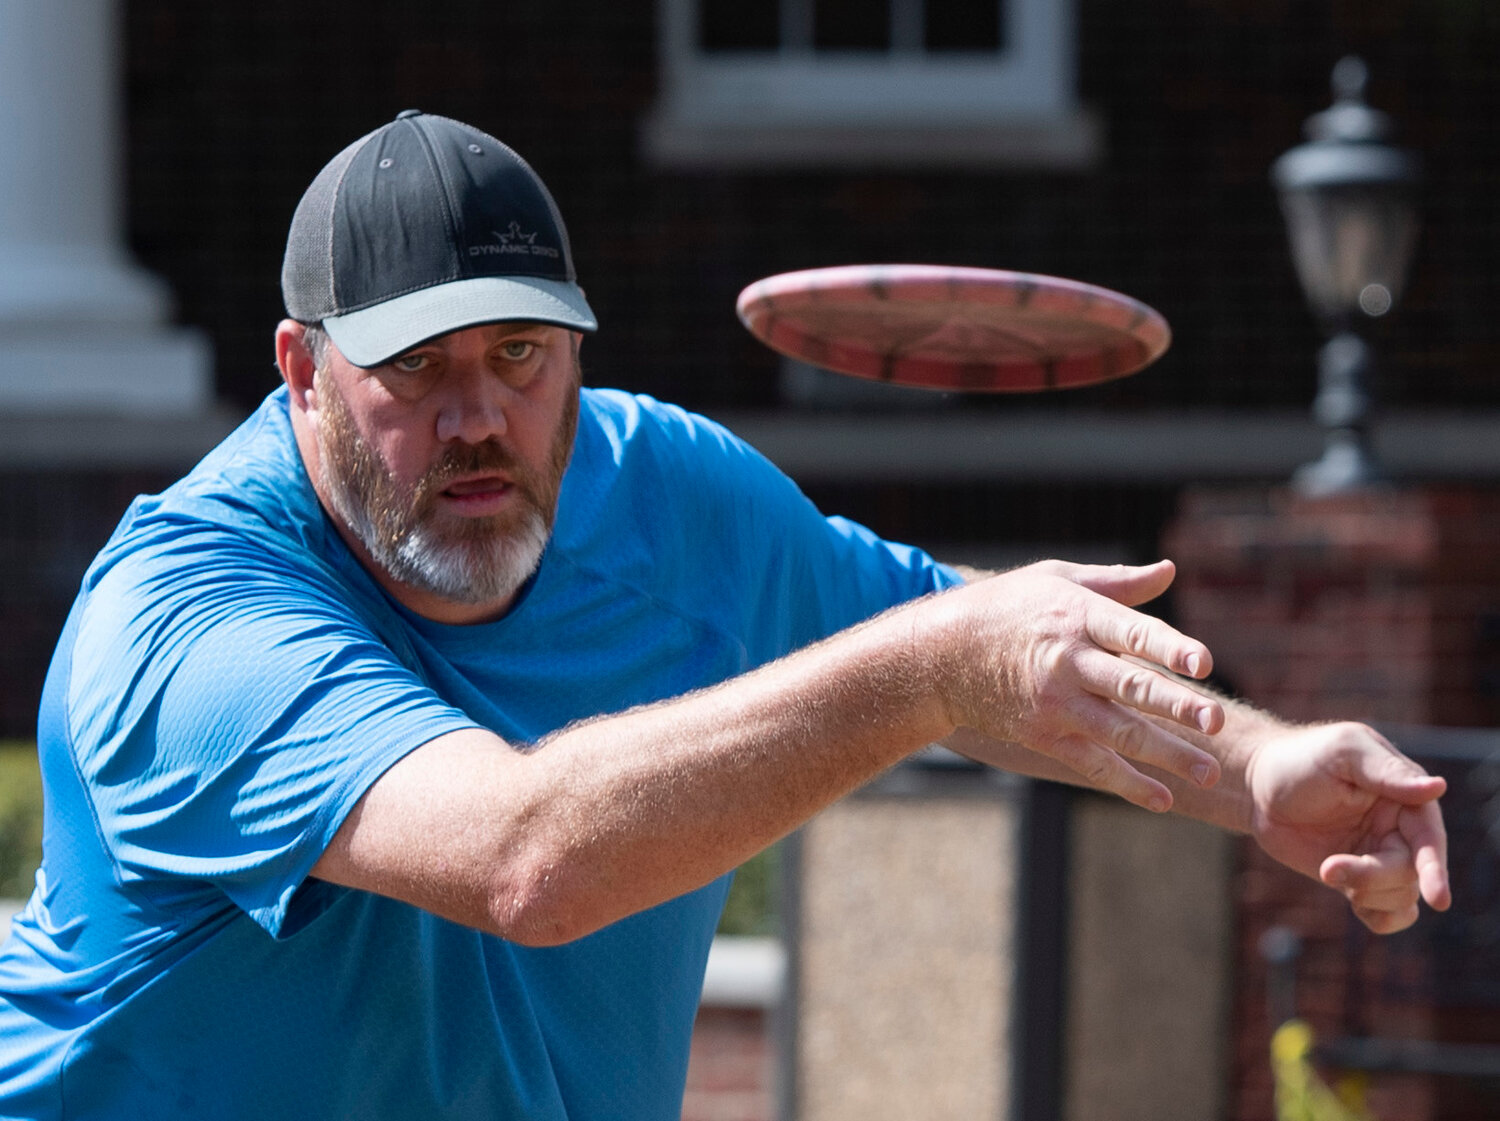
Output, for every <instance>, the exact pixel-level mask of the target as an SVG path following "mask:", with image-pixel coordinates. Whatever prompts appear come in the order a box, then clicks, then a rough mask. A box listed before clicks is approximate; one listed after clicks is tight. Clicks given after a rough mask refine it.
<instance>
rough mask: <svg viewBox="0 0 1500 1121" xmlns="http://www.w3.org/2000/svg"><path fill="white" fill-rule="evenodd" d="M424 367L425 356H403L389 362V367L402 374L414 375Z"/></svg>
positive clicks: (425, 362)
mask: <svg viewBox="0 0 1500 1121" xmlns="http://www.w3.org/2000/svg"><path fill="white" fill-rule="evenodd" d="M426 365H427V355H425V354H403V355H402V356H401V357H400V358H395V359H392V360H391V366H392V367H393V368H394V369H397V370H400V371H401V372H402V373H403V374H414V373H416V372H417V371H418V370H421V369H423V368H425V367H426Z"/></svg>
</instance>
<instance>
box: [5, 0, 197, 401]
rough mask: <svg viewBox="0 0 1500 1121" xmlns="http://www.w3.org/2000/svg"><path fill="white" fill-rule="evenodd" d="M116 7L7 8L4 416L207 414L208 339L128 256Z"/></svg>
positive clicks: (27, 4)
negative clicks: (182, 324) (175, 323)
mask: <svg viewBox="0 0 1500 1121" xmlns="http://www.w3.org/2000/svg"><path fill="white" fill-rule="evenodd" d="M119 52H120V47H119V29H118V12H117V2H116V0H45V2H38V0H0V412H6V413H53V414H57V413H63V414H69V413H79V412H84V413H116V414H119V413H125V414H131V413H133V414H152V415H162V414H178V415H182V414H196V413H201V412H203V411H205V410H206V409H207V408H208V406H209V405H210V403H211V400H212V377H211V359H210V354H209V349H208V346H207V343H206V341H205V339H204V338H203V337H202V336H201V335H200V334H198V333H197V332H190V331H184V330H178V329H172V328H169V327H167V326H165V324H166V322H167V320H168V318H169V316H170V314H171V297H170V294H169V293H168V291H167V289H166V287H165V285H163V284H162V282H161V281H159V280H158V279H157V278H155V277H153V276H151V275H150V274H148V273H146V272H144V271H143V270H141V269H140V268H138V267H137V266H136V265H134V264H133V263H132V262H131V260H130V257H129V254H128V252H127V250H126V248H125V244H124V237H123V231H122V228H121V227H122V222H121V215H122V213H123V206H122V192H121V182H120V179H121V176H120V168H121V161H120V136H121V117H120V113H119V99H120V94H119V71H120V66H119Z"/></svg>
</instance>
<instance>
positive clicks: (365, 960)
mask: <svg viewBox="0 0 1500 1121" xmlns="http://www.w3.org/2000/svg"><path fill="white" fill-rule="evenodd" d="M954 582H956V577H955V576H954V574H953V573H951V572H950V571H948V570H946V569H942V568H940V567H939V566H937V565H935V564H934V563H933V562H932V561H931V559H930V558H928V557H927V556H925V555H924V554H922V553H920V552H918V551H916V550H913V549H909V548H905V547H902V546H894V545H889V544H887V543H884V542H882V541H879V540H878V539H876V538H875V537H874V536H873V535H871V534H870V533H869V532H868V531H866V530H864V529H862V528H860V527H858V526H855V525H853V524H851V523H849V522H846V521H843V520H841V519H837V518H832V519H825V518H824V517H823V516H822V515H821V514H819V513H818V512H817V511H816V510H815V509H814V508H813V507H812V505H811V504H810V503H809V502H808V501H807V500H806V499H805V498H804V497H803V496H802V495H801V494H800V493H799V492H798V491H797V489H796V488H795V487H794V486H793V485H792V483H791V482H790V481H788V480H787V479H786V478H785V477H784V476H782V475H781V474H780V473H779V472H777V471H776V470H775V469H774V468H773V467H771V466H770V465H769V464H768V463H767V462H766V461H765V460H764V459H762V458H761V457H760V456H759V455H757V454H756V453H755V452H754V451H752V450H751V449H749V448H747V447H746V446H745V445H744V444H742V443H741V442H739V441H738V440H736V439H735V438H734V437H732V436H730V435H729V434H728V433H726V432H725V431H723V430H722V429H720V428H718V427H717V426H715V425H713V424H711V423H710V422H708V421H705V420H703V419H702V418H700V417H695V416H693V415H691V414H688V413H685V412H683V411H681V410H679V409H676V408H673V407H670V406H666V405H663V404H660V403H658V402H656V401H653V400H651V399H649V398H644V397H632V396H629V395H626V394H623V393H618V392H614V391H607V390H585V391H584V394H583V406H582V411H581V416H580V421H579V430H578V440H577V447H576V451H575V454H574V458H573V461H572V463H571V465H570V466H569V469H568V471H567V474H566V476H565V478H564V481H563V486H562V492H561V498H560V501H559V510H558V518H557V524H556V527H555V531H554V535H553V539H552V541H551V543H550V544H549V545H548V548H547V551H546V553H545V555H544V557H543V561H542V564H541V567H540V569H539V571H538V573H537V575H536V577H535V578H534V579H533V581H532V582H531V584H530V585H529V586H528V587H527V588H526V590H525V591H524V592H523V594H522V596H521V598H520V599H519V600H518V602H517V603H516V605H515V606H514V607H513V609H512V610H511V611H510V612H509V614H507V615H506V616H505V617H504V618H502V619H500V620H498V621H496V622H493V623H487V624H481V625H477V626H466V627H454V626H445V625H442V624H438V623H434V622H432V621H430V620H427V619H423V618H421V617H418V616H416V615H414V614H412V613H410V612H408V611H407V610H405V609H404V608H402V607H401V606H400V605H398V604H396V603H395V602H394V601H393V600H391V599H390V598H389V597H388V596H387V595H385V593H384V592H383V591H382V590H381V589H380V588H379V587H378V585H377V584H376V583H375V582H374V581H373V580H372V579H371V578H370V576H369V574H368V573H367V572H366V571H365V570H364V569H363V568H362V567H361V566H360V565H359V563H358V562H357V561H356V560H355V559H354V557H353V556H352V554H351V553H350V552H349V551H348V549H347V548H346V547H345V546H344V544H343V542H342V541H341V539H340V538H339V536H338V534H337V533H336V532H335V531H334V529H333V527H332V525H331V523H330V522H329V521H328V520H327V518H326V517H325V516H324V514H323V512H322V510H321V508H320V507H319V505H318V502H317V498H316V496H315V494H314V492H313V490H312V487H311V485H310V483H309V481H308V479H307V475H306V472H305V470H304V469H303V466H302V463H301V460H300V458H299V457H298V453H297V450H296V446H295V443H294V441H293V439H292V434H291V425H290V422H289V419H288V415H287V402H286V396H285V393H284V391H278V392H276V393H274V394H272V395H271V397H269V398H268V399H267V401H266V402H265V404H263V405H262V407H261V408H260V410H259V411H258V412H257V413H256V414H255V415H253V416H252V417H251V418H250V419H249V420H248V421H246V423H245V424H244V425H243V426H242V427H241V428H240V429H239V430H238V431H237V432H236V433H235V434H234V435H232V436H231V437H230V438H229V439H228V440H226V441H225V443H224V444H223V445H222V446H221V447H219V448H218V449H217V450H216V451H215V452H213V453H212V454H211V455H210V456H209V457H208V458H207V459H205V460H204V461H203V462H202V463H201V464H200V465H199V466H198V467H197V468H195V469H194V471H193V472H192V473H191V474H189V475H188V476H187V477H186V478H185V479H183V480H182V481H181V482H179V483H177V484H176V485H175V486H173V487H172V488H170V489H169V490H167V491H166V492H164V493H163V494H161V495H158V496H153V497H149V498H141V499H138V500H137V501H136V502H135V503H134V504H133V505H132V506H131V508H130V510H129V511H128V512H127V514H126V516H125V518H124V519H123V521H122V522H121V524H120V526H119V528H118V529H117V530H116V532H115V534H114V536H113V537H112V538H111V539H110V541H109V543H108V544H107V545H106V547H105V548H104V550H103V551H102V552H101V553H100V555H99V557H98V558H97V559H96V560H95V562H94V564H93V565H92V567H91V568H90V569H89V571H88V573H87V574H86V576H85V577H84V581H83V588H82V590H81V592H80V594H79V597H78V599H77V601H76V603H75V605H74V607H73V611H72V613H71V615H70V616H69V619H68V622H67V624H66V627H65V629H64V632H63V636H62V639H61V641H60V642H59V644H58V648H57V652H56V654H55V656H54V658H53V662H52V667H51V671H50V673H49V675H48V679H47V684H46V688H45V692H44V696H43V700H42V709H41V717H40V725H39V732H38V742H39V750H40V754H41V762H42V770H43V779H44V782H45V786H46V791H47V799H46V822H45V842H44V856H43V861H42V867H41V869H40V871H39V872H38V875H37V889H36V892H35V893H34V894H33V896H32V898H31V900H30V902H29V903H28V905H27V907H26V908H25V910H23V911H22V913H21V914H20V915H19V916H18V917H17V919H16V921H15V924H14V928H13V931H12V934H11V936H10V938H9V939H8V940H7V941H6V942H5V943H4V945H3V947H0V1116H5V1117H9V1116H25V1117H33V1118H49V1119H50V1118H59V1119H60V1118H68V1119H81V1118H109V1119H111V1121H121V1119H124V1118H150V1119H152V1121H161V1119H163V1118H170V1117H192V1118H202V1117H215V1118H239V1117H245V1118H251V1117H254V1118H265V1117H320V1118H346V1117H360V1118H378V1117H389V1118H401V1119H408V1118H437V1117H464V1118H468V1117H485V1118H502V1117H503V1118H526V1119H528V1121H542V1119H557V1121H562V1119H564V1118H568V1119H571V1121H587V1119H593V1118H598V1119H604V1118H610V1119H621V1118H639V1119H643V1121H644V1119H650V1121H659V1119H662V1118H669V1117H675V1116H677V1114H678V1111H679V1110H680V1105H681V1097H682V1089H683V1083H684V1079H685V1076H686V1067H687V1054H688V1042H689V1037H690V1033H691V1030H692V1023H693V1018H694V1012H695V1009H696V1005H697V1000H698V996H699V992H700V988H701V985H702V979H703V969H704V963H705V961H706V959H707V955H708V949H709V944H710V941H711V939H712V936H713V931H714V928H715V925H716V922H717V917H718V914H719V911H720V909H721V907H722V904H723V899H724V895H725V892H726V891H727V887H728V878H727V877H726V878H724V879H722V880H720V881H718V882H716V883H713V884H711V885H709V886H708V887H705V888H703V889H701V890H698V891H695V892H691V893H689V894H687V895H685V896H682V897H680V898H678V899H674V900H672V901H670V902H667V903H664V904H662V905H660V906H658V907H654V908H651V909H649V910H647V911H644V912H642V913H640V914H637V915H634V916H631V917H629V918H627V919H624V920H622V921H620V922H617V923H614V924H612V925H610V926H608V927H606V928H604V929H603V930H600V931H598V932H597V933H595V934H592V935H589V936H588V937H585V938H582V939H579V940H577V941H575V942H572V943H569V944H567V945H563V946H557V947H547V948H528V947H524V946H519V945H516V944H513V943H510V942H506V941H504V940H503V939H500V938H496V937H493V936H490V935H485V934H481V933H479V932H477V931H474V930H471V929H469V928H466V927H463V926H461V925H458V924H456V923H452V922H449V921H447V920H444V919H441V918H438V917H436V916H434V915H432V914H430V913H427V912H425V911H422V910H419V909H418V908H415V907H411V906H408V905H407V904H404V903H400V902H397V901H395V900H392V899H387V898H384V897H381V896H378V895H373V894H369V893H366V892H362V891H355V890H351V889H347V888H342V887H338V886H335V885H332V884H328V883H325V882H322V881H318V880H314V879H310V878H309V876H308V873H309V870H310V869H311V868H312V866H313V864H314V863H315V862H316V861H317V860H318V858H319V856H320V855H321V854H322V852H323V850H324V847H325V846H326V845H327V843H328V842H329V840H330V838H331V837H332V836H333V834H334V832H335V831H336V830H337V829H338V827H339V825H340V823H341V822H342V820H343V818H344V816H345V814H346V813H348V811H349V810H350V808H351V807H352V806H353V805H354V803H355V802H356V801H357V800H358V799H359V797H360V796H361V795H362V794H363V793H364V792H365V791H366V790H367V789H368V788H369V786H370V785H371V783H373V782H374V781H375V780H376V779H377V778H378V777H379V776H380V774H381V773H382V772H383V771H384V770H385V769H386V768H387V767H389V766H390V765H391V764H392V763H393V762H395V761H396V760H397V759H399V758H400V757H401V756H402V755H403V754H405V753H406V752H408V751H411V750H412V749H414V748H416V747H418V746H420V745H421V744H423V743H426V742H427V741H429V740H431V739H433V738H434V737H436V736H439V735H442V734H444V733H446V732H451V731H454V730H457V729H461V728H470V727H474V726H480V727H484V728H488V729H491V730H493V731H494V732H496V733H498V734H499V735H500V736H502V737H504V738H506V739H507V740H510V741H512V742H515V743H529V742H533V741H536V740H538V739H540V738H541V737H543V736H545V735H547V734H548V733H550V732H552V731H554V730H556V729H558V728H561V727H563V726H565V725H567V724H569V723H571V722H573V721H576V720H578V719H581V718H585V717H591V716H596V715H599V714H601V713H608V712H616V711H620V710H622V709H625V708H628V707H630V706H633V705H637V704H642V703H647V702H651V701H656V700H660V699H663V698H668V697H672V696H677V695H680V694H682V693H684V692H686V691H688V690H691V689H695V688H699V687H702V686H706V685H710V684H714V683H717V682H719V681H722V680H724V679H725V678H727V677H730V676H733V675H735V674H738V673H742V672H744V671H746V670H749V669H751V668H753V667H755V666H757V665H760V664H762V663H764V662H767V661H769V660H772V659H774V658H777V657H780V656H781V655H784V654H786V653H788V652H790V651H792V650H795V649H797V648H798V647H801V646H803V645H806V644H807V643H809V642H811V641H813V640H815V639H818V638H821V637H824V636H826V635H828V634H831V633H832V632H834V631H837V630H840V629H842V628H844V627H847V626H849V625H851V624H853V623H855V622H857V621H859V620H861V619H864V618H866V617H868V616H870V615H872V614H874V613H876V612H878V611H880V610H882V609H884V608H886V607H888V606H891V605H893V604H896V603H899V602H903V601H905V600H908V599H911V598H913V597H916V596H919V595H922V594H924V593H926V592H929V591H932V590H935V589H938V588H941V587H944V586H947V585H948V584H951V583H954Z"/></svg>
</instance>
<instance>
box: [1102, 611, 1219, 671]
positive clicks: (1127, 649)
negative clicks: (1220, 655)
mask: <svg viewBox="0 0 1500 1121" xmlns="http://www.w3.org/2000/svg"><path fill="white" fill-rule="evenodd" d="M1088 636H1089V638H1091V639H1093V641H1094V643H1095V644H1096V645H1098V646H1099V647H1101V648H1102V649H1104V650H1109V651H1111V652H1112V653H1115V654H1130V655H1133V656H1135V657H1137V658H1143V659H1145V660H1146V661H1148V662H1154V663H1155V664H1156V665H1159V666H1165V667H1166V668H1167V669H1169V670H1172V671H1173V672H1174V673H1180V674H1182V675H1184V676H1186V677H1200V678H1201V677H1207V676H1208V675H1209V673H1210V672H1211V671H1212V670H1213V668H1214V659H1213V655H1212V654H1210V653H1209V650H1208V647H1207V646H1205V645H1204V644H1203V643H1201V642H1199V641H1198V640H1197V639H1196V638H1189V637H1188V636H1187V635H1185V634H1183V633H1182V632H1181V631H1179V630H1177V629H1176V628H1174V627H1170V626H1168V625H1167V624H1166V623H1163V622H1162V621H1161V620H1160V619H1156V618H1153V617H1151V616H1150V615H1142V614H1141V613H1140V612H1138V611H1132V610H1130V609H1129V608H1128V607H1123V606H1120V605H1118V604H1110V603H1096V605H1095V610H1094V611H1092V612H1091V613H1090V615H1089V622H1088Z"/></svg>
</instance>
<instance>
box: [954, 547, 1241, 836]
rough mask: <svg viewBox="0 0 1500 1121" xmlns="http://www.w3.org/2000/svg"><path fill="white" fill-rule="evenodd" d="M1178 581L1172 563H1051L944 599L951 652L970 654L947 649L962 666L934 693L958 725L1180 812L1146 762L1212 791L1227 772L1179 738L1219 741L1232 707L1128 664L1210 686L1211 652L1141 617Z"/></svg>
mask: <svg viewBox="0 0 1500 1121" xmlns="http://www.w3.org/2000/svg"><path fill="white" fill-rule="evenodd" d="M1174 574H1175V570H1174V568H1173V567H1172V565H1171V563H1170V562H1168V561H1162V562H1159V563H1157V564H1154V565H1148V566H1145V567H1128V566H1124V565H1111V566H1099V565H1079V564H1068V563H1065V562H1062V561H1046V562H1043V563H1041V564H1035V565H1031V566H1029V567H1026V568H1021V569H1016V570H1015V571H1012V572H1007V573H1005V574H1003V575H1000V576H995V577H991V578H989V579H986V580H980V581H978V582H976V583H973V584H970V585H968V586H966V587H964V588H962V589H959V590H956V591H953V592H950V593H947V594H945V595H943V596H940V597H938V598H937V599H936V600H934V601H932V602H933V604H934V606H936V607H937V608H938V610H939V612H940V615H941V617H942V619H941V622H940V623H939V631H940V633H941V634H942V636H943V637H942V641H943V642H945V643H948V642H956V644H957V645H956V647H955V646H947V647H946V649H948V650H955V649H956V651H957V657H956V658H954V659H953V660H952V661H950V662H948V663H946V664H945V665H944V666H942V667H941V669H940V672H941V674H942V678H943V679H942V680H940V681H937V682H935V687H936V688H937V689H938V691H939V692H940V693H941V694H942V695H943V696H944V698H945V700H946V703H947V709H948V713H949V717H950V719H951V720H952V722H953V724H955V725H957V726H960V727H967V728H972V729H975V730H977V731H980V732H982V733H984V734H985V735H987V736H990V737H993V738H994V739H997V740H1001V741H1009V742H1012V743H1017V744H1020V745H1022V746H1023V747H1025V748H1027V749H1029V750H1031V751H1033V752H1037V753H1039V754H1041V755H1043V756H1047V757H1049V758H1050V759H1053V760H1056V761H1057V762H1059V763H1061V764H1062V765H1063V766H1065V767H1066V768H1068V769H1069V770H1070V771H1072V772H1073V773H1074V774H1076V775H1077V776H1078V777H1079V778H1081V779H1082V780H1083V781H1085V782H1086V783H1087V784H1088V785H1090V786H1092V787H1094V788H1095V789H1099V790H1108V791H1112V792H1113V793H1115V794H1118V795H1120V796H1121V797H1122V798H1125V799H1127V800H1128V801H1131V802H1134V803H1135V804H1137V805H1139V806H1144V807H1146V808H1148V809H1152V810H1157V811H1161V810H1166V809H1168V808H1169V807H1170V806H1171V804H1172V795H1171V792H1170V791H1169V790H1168V788H1167V787H1166V786H1165V785H1164V784H1163V783H1161V782H1159V781H1158V780H1157V779H1155V778H1153V777H1150V776H1148V775H1146V774H1144V773H1142V772H1141V771H1140V770H1139V769H1137V767H1136V766H1135V765H1134V764H1141V765H1145V766H1149V767H1154V768H1158V769H1160V770H1161V771H1164V772H1166V773H1167V774H1169V775H1173V776H1177V777H1179V778H1182V779H1185V780H1187V781H1188V782H1191V783H1193V784H1195V785H1197V786H1208V785H1211V784H1212V783H1213V782H1215V781H1216V780H1217V778H1218V776H1219V763H1218V761H1217V760H1216V759H1215V758H1214V756H1213V755H1212V754H1210V753H1209V752H1207V751H1204V750H1203V749H1202V748H1200V747H1198V746H1196V745H1194V744H1192V743H1189V742H1188V741H1187V740H1186V739H1184V738H1183V737H1182V736H1180V735H1178V734H1175V732H1174V731H1173V729H1174V728H1180V729H1182V730H1184V731H1188V730H1191V731H1192V732H1197V733H1202V734H1208V735H1211V734H1212V733H1214V732H1216V731H1218V729H1219V728H1220V727H1221V726H1222V725H1223V722H1224V711H1223V708H1222V706H1221V705H1220V704H1219V702H1218V701H1217V700H1215V699H1214V698H1212V697H1208V696H1205V695H1204V694H1203V693H1201V692H1198V691H1196V690H1194V689H1191V688H1189V687H1188V686H1187V685H1185V684H1183V683H1182V682H1180V681H1177V680H1175V679H1173V678H1172V677H1171V676H1170V675H1168V674H1165V673H1161V672H1158V671H1157V670H1155V669H1153V668H1151V666H1148V665H1141V664H1139V663H1138V662H1133V661H1129V660H1127V657H1126V656H1127V655H1128V656H1131V657H1134V658H1138V659H1141V660H1142V661H1145V662H1149V663H1152V664H1154V665H1156V666H1163V667H1166V668H1167V669H1170V670H1172V671H1174V672H1176V673H1180V674H1184V675H1186V676H1188V677H1203V676H1205V675H1207V674H1208V672H1209V670H1210V668H1211V666H1212V660H1211V657H1210V655H1209V652H1208V649H1207V648H1206V647H1205V646H1204V645H1203V644H1202V643H1201V642H1198V641H1196V640H1194V639H1191V638H1188V637H1186V636H1185V635H1182V634H1180V633H1178V632H1177V631H1175V630H1173V629H1172V628H1171V627H1169V626H1167V625H1166V624H1165V623H1163V622H1161V621H1160V620H1159V619H1154V618H1152V617H1150V616H1148V615H1143V614H1141V613H1139V612H1136V611H1132V610H1130V607H1131V606H1134V605H1135V604H1139V603H1144V602H1146V601H1147V600H1150V599H1154V598H1155V597H1156V596H1158V595H1160V594H1161V593H1162V592H1164V591H1165V590H1166V589H1167V586H1168V585H1169V584H1171V582H1172V577H1173V575H1174ZM955 667H956V668H955ZM1152 718H1159V719H1152Z"/></svg>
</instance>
